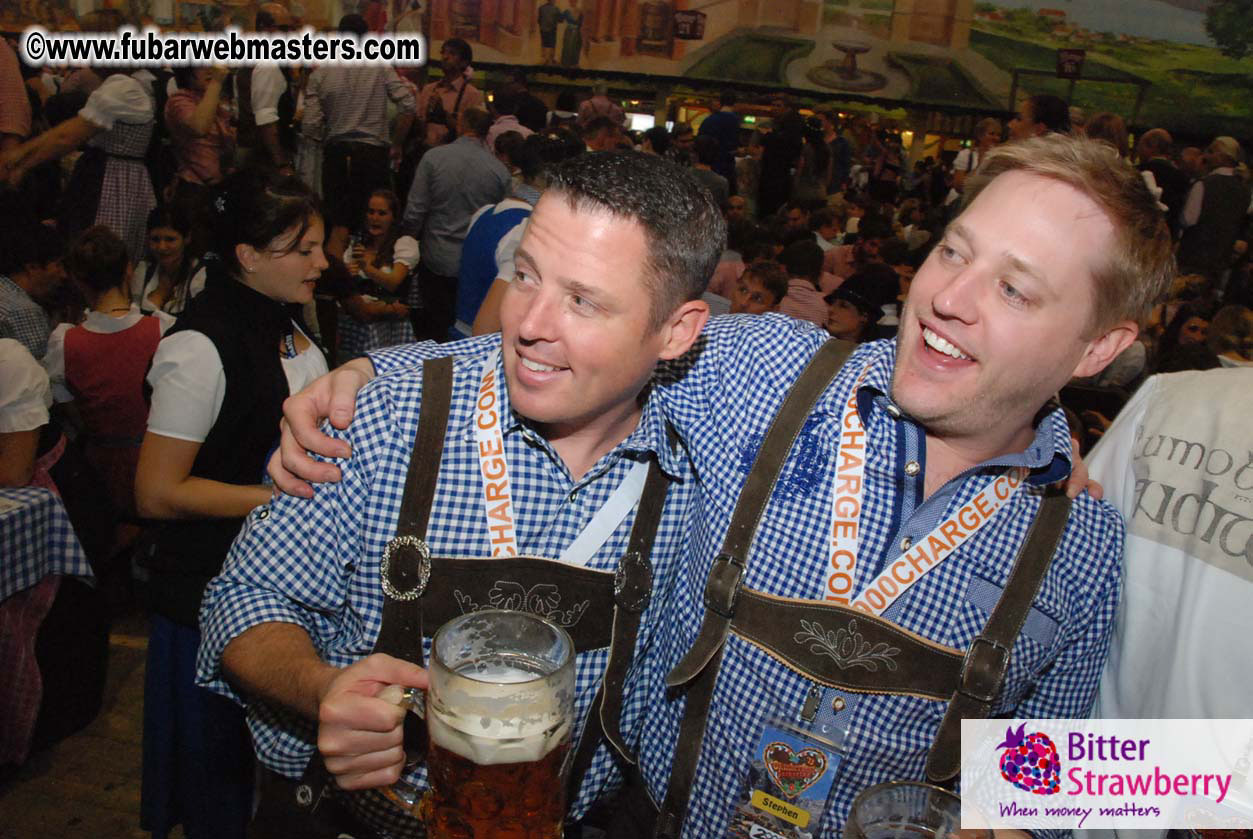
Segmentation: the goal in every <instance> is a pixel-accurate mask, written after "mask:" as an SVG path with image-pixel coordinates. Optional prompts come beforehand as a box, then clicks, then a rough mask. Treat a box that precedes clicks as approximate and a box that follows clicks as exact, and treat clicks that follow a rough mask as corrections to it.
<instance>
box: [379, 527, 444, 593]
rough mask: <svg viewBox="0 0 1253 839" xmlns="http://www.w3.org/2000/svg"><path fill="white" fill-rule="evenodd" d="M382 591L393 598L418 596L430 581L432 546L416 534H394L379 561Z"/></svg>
mask: <svg viewBox="0 0 1253 839" xmlns="http://www.w3.org/2000/svg"><path fill="white" fill-rule="evenodd" d="M379 576H381V577H382V578H383V593H384V594H386V595H387V596H388V597H390V598H391V599H392V600H417V599H418V598H419V597H421V596H422V592H424V591H426V584H427V583H429V582H430V581H431V549H430V548H429V547H427V544H426V542H424V541H422V540H421V539H419V538H418V537H417V536H396V537H394V538H393V539H392V540H391V541H390V542H388V543H387V547H386V548H384V549H383V559H382V560H381V562H380V563H379Z"/></svg>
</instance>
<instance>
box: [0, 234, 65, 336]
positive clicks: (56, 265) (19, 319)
mask: <svg viewBox="0 0 1253 839" xmlns="http://www.w3.org/2000/svg"><path fill="white" fill-rule="evenodd" d="M0 235H2V236H3V240H2V241H3V247H0V338H15V339H16V340H18V341H20V342H21V343H22V345H23V346H25V347H26V349H27V350H29V351H30V354H31V355H33V356H34V357H35V358H36V359H40V358H43V356H44V353H45V352H47V350H48V335H49V334H50V333H51V332H52V324H51V321H49V319H48V313H47V312H46V311H45V310H44V308H43V306H41V305H40V303H41V302H42V301H47V300H49V299H50V298H51V297H52V296H53V294H55V293H56V291H57V290H58V289H59V288H60V287H61V285H62V283H64V282H65V268H64V267H63V266H62V264H61V258H62V257H63V256H64V255H65V243H64V242H63V241H62V239H61V236H60V235H59V234H57V233H56V232H55V231H54V230H52V229H51V228H49V227H47V226H45V225H42V224H36V223H34V222H31V223H29V224H25V225H13V226H11V227H9V229H7V230H5V231H3V234H0Z"/></svg>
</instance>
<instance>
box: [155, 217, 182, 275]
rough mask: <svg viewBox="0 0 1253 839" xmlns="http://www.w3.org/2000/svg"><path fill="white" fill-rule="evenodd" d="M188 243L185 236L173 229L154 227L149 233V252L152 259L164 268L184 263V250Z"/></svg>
mask: <svg viewBox="0 0 1253 839" xmlns="http://www.w3.org/2000/svg"><path fill="white" fill-rule="evenodd" d="M186 245H187V241H186V240H185V239H184V238H183V234H182V233H179V232H178V231H177V230H175V229H174V228H172V227H154V228H152V229H151V230H149V231H148V250H150V251H152V258H153V259H154V260H156V262H157V264H158V265H160V266H162V267H163V268H171V267H174V266H176V265H178V264H179V263H180V262H182V261H183V248H184V247H186Z"/></svg>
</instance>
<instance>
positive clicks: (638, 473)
mask: <svg viewBox="0 0 1253 839" xmlns="http://www.w3.org/2000/svg"><path fill="white" fill-rule="evenodd" d="M499 359H500V350H495V351H493V352H492V353H491V354H490V355H489V356H488V357H487V358H486V359H484V360H483V369H482V371H481V373H480V375H479V395H478V401H477V403H476V404H475V409H474V439H475V443H476V444H477V446H476V448H477V451H478V457H479V478H480V481H481V483H482V487H483V513H484V516H485V518H486V523H487V532H488V540H489V542H490V544H491V551H492V558H493V559H497V558H502V557H516V556H518V555H519V552H518V541H517V530H516V522H517V517H516V515H515V513H514V506H513V479H512V478H511V477H510V470H509V459H508V458H507V457H506V455H505V439H504V433H503V431H502V430H501V416H500V415H501V413H502V411H503V406H502V405H501V401H500V382H499V380H498V377H497V374H496V363H497V361H499ZM647 477H648V463H646V462H639V463H636V464H635V466H633V467H632V468H631V470H630V471H629V472H628V473H627V475H626V477H625V478H623V480H622V483H621V484H619V485H618V488H617V489H615V490H614V491H613V493H612V494H611V495H610V496H609V500H608V501H606V502H605V504H604V506H602V507H601V508H600V510H598V511H597V512H596V515H595V516H593V517H592V520H591V521H590V522H588V523H587V526H586V527H584V528H583V530H582V532H580V533H579V535H578V536H576V537H575V539H574V541H573V542H571V543H570V545H569V546H568V547H567V548H566V549H565V550H564V551H562V553H561V556H560V557H559V560H560V561H561V562H566V563H570V564H572V565H587V563H588V562H590V561H591V559H592V557H593V556H595V555H596V552H597V551H599V550H600V549H601V547H602V546H603V545H604V544H605V542H607V541H608V540H609V537H610V536H612V535H613V532H614V531H615V530H617V529H618V525H620V524H622V522H623V520H624V519H626V517H627V514H628V513H630V512H631V510H632V509H633V508H634V507H635V505H636V503H637V502H639V500H640V496H641V495H642V494H643V492H644V480H645V478H647Z"/></svg>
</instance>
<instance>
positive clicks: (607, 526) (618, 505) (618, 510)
mask: <svg viewBox="0 0 1253 839" xmlns="http://www.w3.org/2000/svg"><path fill="white" fill-rule="evenodd" d="M647 477H648V464H647V463H646V462H644V461H640V462H639V463H636V464H635V465H634V466H632V467H631V471H630V472H627V475H626V477H625V478H623V479H622V483H620V484H618V488H617V489H615V490H614V491H613V494H612V495H610V496H609V500H608V501H606V502H605V505H604V506H603V507H601V508H600V510H599V511H598V512H597V513H596V515H595V516H594V517H593V518H592V520H591V521H589V522H588V523H587V527H585V528H583V532H582V533H580V534H579V535H578V536H576V537H575V539H574V541H573V542H571V543H570V545H569V547H567V548H566V549H565V550H564V551H562V552H561V556H559V557H558V558H557V559H558V560H559V561H561V562H568V563H570V564H571V565H587V563H589V562H591V561H592V557H593V556H595V555H596V552H597V551H599V550H600V547H601V545H603V544H605V543H606V542H608V541H609V537H610V536H612V535H613V532H614V531H615V530H617V529H618V525H620V524H622V521H623V520H624V519H625V518H626V517H627V514H628V513H630V512H631V510H632V509H633V508H634V507H635V505H636V503H637V502H638V501H639V500H640V496H641V495H643V494H644V479H645V478H647Z"/></svg>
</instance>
